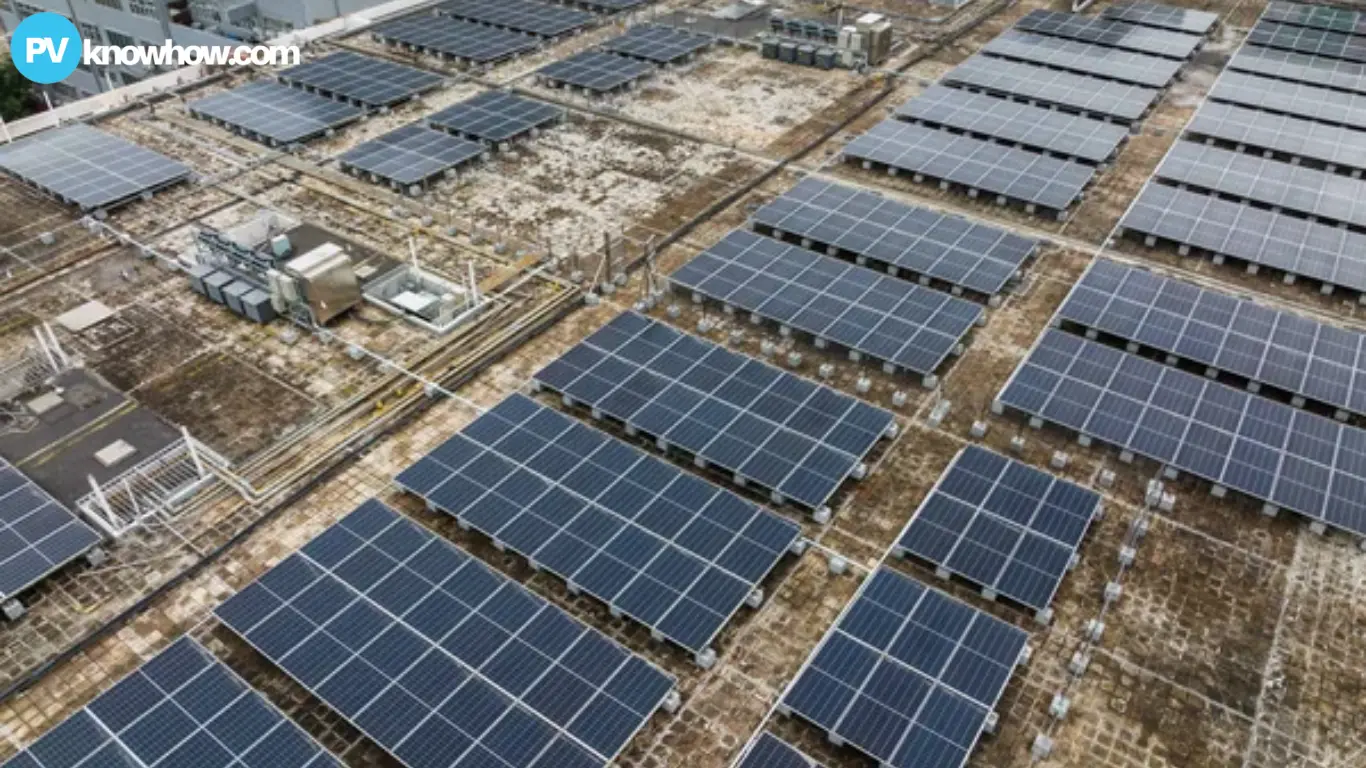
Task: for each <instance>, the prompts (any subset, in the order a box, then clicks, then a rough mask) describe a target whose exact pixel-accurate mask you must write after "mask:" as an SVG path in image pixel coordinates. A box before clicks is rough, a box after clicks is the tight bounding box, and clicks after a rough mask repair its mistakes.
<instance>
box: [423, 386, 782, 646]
mask: <svg viewBox="0 0 1366 768" xmlns="http://www.w3.org/2000/svg"><path fill="white" fill-rule="evenodd" d="M396 482H397V483H398V485H399V486H400V487H402V488H404V489H405V490H407V491H409V492H410V493H413V494H414V495H417V496H420V497H421V498H423V499H425V500H426V501H427V503H428V504H429V505H431V506H433V507H435V508H436V509H439V510H442V511H444V512H446V513H447V514H451V515H454V516H455V517H456V518H457V519H458V520H460V521H461V523H462V524H464V525H468V526H471V527H473V528H475V529H476V530H479V531H481V532H483V533H485V534H487V535H488V536H489V537H491V538H493V539H494V540H495V541H496V542H498V543H500V544H501V545H503V546H505V547H507V548H508V549H511V550H512V551H514V552H518V553H520V554H522V555H524V556H525V557H526V558H527V559H528V560H529V561H531V562H532V563H533V564H534V565H535V566H536V567H538V568H544V569H546V570H548V571H550V572H551V573H554V574H557V575H558V576H560V577H561V578H563V579H565V580H566V581H567V582H569V584H570V585H571V588H572V589H574V590H582V591H583V592H586V593H587V594H590V595H592V596H594V597H596V598H598V599H600V600H602V601H603V602H605V603H607V604H608V605H609V606H610V607H611V608H612V610H613V611H614V612H619V613H621V614H623V615H626V616H628V617H630V618H632V619H634V620H636V621H638V622H640V623H641V624H644V625H646V626H647V627H649V628H650V630H651V632H652V634H654V635H655V636H656V637H658V638H661V639H667V640H670V641H672V642H674V643H677V644H678V645H680V646H682V647H683V648H686V649H688V650H690V651H692V652H693V653H695V654H697V655H698V658H699V661H701V660H702V658H703V657H704V656H706V655H707V654H709V653H710V649H709V646H710V645H711V643H712V642H713V640H714V639H715V638H716V636H717V634H718V633H719V632H720V631H721V629H722V628H723V627H724V626H725V625H726V623H727V622H729V621H730V618H731V617H732V616H733V615H734V614H735V613H736V611H738V610H739V608H740V606H741V605H743V604H744V603H745V601H746V600H747V599H748V598H749V596H750V594H751V593H753V591H754V590H755V588H756V587H757V585H758V584H759V583H760V582H761V581H762V580H763V579H764V578H765V577H766V576H767V575H768V573H769V571H771V570H772V569H773V567H774V566H775V565H777V563H778V561H779V560H780V559H781V558H782V556H783V554H784V553H786V552H787V551H788V549H789V548H790V547H791V546H792V545H793V543H794V542H796V540H797V538H798V536H799V535H800V534H801V529H800V528H799V527H798V526H797V525H796V524H795V523H792V522H790V521H787V520H785V519H783V518H781V517H779V516H777V515H775V514H773V513H772V512H769V511H767V510H765V509H762V508H760V507H759V506H757V505H755V504H753V503H750V502H748V501H745V500H744V499H742V498H740V497H739V496H736V495H734V494H732V493H730V492H728V491H724V490H722V489H720V488H717V487H716V486H713V485H711V484H710V483H707V482H706V481H704V480H701V479H699V478H697V477H695V476H693V475H690V474H687V473H686V472H683V471H682V470H679V469H678V468H676V467H674V466H673V465H672V464H670V463H668V462H666V461H663V460H660V459H657V458H654V457H653V456H649V455H647V454H645V453H643V452H642V451H640V450H637V449H636V448H633V447H632V446H630V445H629V444H627V443H624V442H622V441H620V440H616V439H614V438H611V437H609V436H607V435H606V434H603V433H602V432H598V431H597V430H594V429H591V428H590V427H587V426H585V425H583V424H581V423H579V422H578V421H577V420H575V419H572V418H570V417H568V416H565V415H564V414H562V413H559V412H558V411H555V410H552V409H550V408H546V407H544V406H542V405H540V404H538V403H537V402H536V401H534V400H531V399H530V398H527V397H524V396H522V395H513V396H512V397H509V398H507V399H505V400H503V401H502V402H501V403H499V404H498V405H497V406H495V407H494V408H493V409H492V410H491V411H489V412H488V413H486V414H484V415H483V416H481V417H480V418H479V419H477V420H476V421H474V423H472V424H470V425H469V426H468V427H466V428H465V429H464V430H462V431H461V432H460V434H458V435H455V436H454V437H452V438H451V439H449V440H447V441H446V442H445V443H443V444H442V445H440V446H438V447H437V448H436V449H435V450H433V451H432V452H431V453H430V454H428V455H427V456H425V457H424V458H422V459H421V460H419V461H418V462H417V463H416V464H414V465H413V466H411V467H409V468H408V469H406V470H404V471H403V472H402V473H400V474H399V476H398V477H397V478H396Z"/></svg>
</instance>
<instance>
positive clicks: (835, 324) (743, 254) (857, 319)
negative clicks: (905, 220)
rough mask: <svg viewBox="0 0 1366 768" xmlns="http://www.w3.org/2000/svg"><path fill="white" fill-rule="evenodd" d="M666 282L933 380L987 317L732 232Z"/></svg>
mask: <svg viewBox="0 0 1366 768" xmlns="http://www.w3.org/2000/svg"><path fill="white" fill-rule="evenodd" d="M669 281H670V283H671V284H672V285H673V286H674V287H675V288H678V287H682V288H685V289H687V290H690V291H693V292H694V293H696V294H698V295H699V296H705V297H708V298H711V299H713V300H715V301H718V302H722V303H724V304H727V305H730V306H733V307H736V308H738V309H741V310H744V311H746V312H749V313H751V314H752V315H754V316H757V317H761V318H766V319H769V320H772V321H774V322H777V323H779V324H780V325H782V326H784V327H788V328H794V329H796V330H799V331H802V332H804V333H809V334H811V335H812V336H813V337H815V338H816V340H817V343H818V344H824V343H826V342H834V343H836V344H841V345H843V346H844V347H846V348H847V349H849V350H851V351H852V352H856V353H858V355H860V356H862V355H867V356H868V357H871V358H873V359H875V360H879V361H882V362H883V364H884V369H886V368H887V366H890V369H889V370H888V372H889V373H895V372H896V370H897V369H904V370H907V371H911V372H912V373H916V374H919V375H921V376H931V375H933V373H934V371H936V370H937V369H938V368H939V366H941V365H942V364H943V363H944V361H945V360H947V359H948V358H949V357H950V356H951V355H953V354H956V352H957V350H958V349H960V348H961V345H962V343H963V338H964V337H965V336H967V334H968V331H970V330H972V328H973V326H975V325H976V324H977V323H978V322H980V321H981V319H982V318H983V317H984V315H985V313H984V312H983V310H982V308H981V307H980V306H979V305H977V304H974V303H972V302H970V301H966V300H964V299H960V298H957V297H954V296H949V295H947V294H944V293H940V292H939V291H935V290H931V289H929V288H925V287H922V286H918V285H912V284H910V283H908V282H906V281H904V280H898V279H896V278H892V277H887V276H884V275H881V274H878V273H877V272H874V271H872V270H869V269H864V268H862V267H857V266H852V265H849V264H845V263H844V262H842V261H840V260H838V259H835V258H832V257H830V256H825V255H823V254H819V253H814V252H812V251H808V250H806V249H804V248H798V247H797V246H794V245H788V244H787V243H783V242H780V241H777V240H771V239H769V238H766V237H762V236H760V235H755V234H753V233H750V232H745V231H741V230H737V231H734V232H731V233H730V234H728V235H726V237H725V238H724V239H723V240H721V242H719V243H717V244H716V245H713V246H712V247H711V248H708V249H707V250H705V251H703V252H702V253H700V254H698V255H697V256H696V257H694V258H693V259H692V260H691V261H689V262H687V263H686V264H684V265H683V266H682V267H679V268H678V269H677V270H675V271H674V273H673V274H672V275H670V276H669Z"/></svg>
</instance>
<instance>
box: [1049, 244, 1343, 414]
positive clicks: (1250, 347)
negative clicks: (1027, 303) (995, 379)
mask: <svg viewBox="0 0 1366 768" xmlns="http://www.w3.org/2000/svg"><path fill="white" fill-rule="evenodd" d="M1058 318H1059V319H1060V320H1064V321H1067V322H1068V323H1072V324H1074V325H1078V326H1081V327H1083V328H1086V329H1093V330H1095V331H1100V332H1103V333H1106V334H1109V335H1111V336H1114V337H1117V338H1119V339H1122V340H1124V341H1128V342H1134V343H1136V344H1141V345H1143V346H1146V347H1149V348H1151V349H1155V350H1157V351H1159V352H1163V353H1165V354H1167V355H1171V356H1174V358H1180V359H1183V360H1189V361H1191V362H1194V363H1197V364H1199V365H1203V366H1208V367H1210V368H1214V369H1218V370H1221V371H1226V372H1228V373H1231V374H1234V375H1236V376H1239V377H1241V378H1243V379H1246V380H1247V381H1249V382H1255V383H1256V384H1257V385H1270V386H1273V387H1277V388H1278V389H1281V390H1283V391H1285V392H1287V393H1289V394H1291V395H1294V396H1297V397H1299V398H1300V400H1301V401H1305V400H1313V401H1315V402H1318V403H1322V404H1324V405H1327V406H1329V407H1332V408H1336V409H1338V416H1339V417H1340V418H1345V417H1346V415H1347V413H1348V412H1352V413H1358V414H1366V373H1361V374H1360V378H1361V380H1360V382H1359V383H1358V381H1357V379H1358V372H1359V371H1361V370H1362V369H1366V353H1363V352H1362V347H1363V343H1362V341H1363V338H1366V335H1363V334H1361V333H1358V332H1356V331H1351V330H1346V329H1342V328H1338V327H1335V326H1331V325H1327V324H1325V323H1321V322H1318V321H1316V320H1313V319H1311V318H1308V317H1304V316H1302V315H1297V314H1294V313H1291V312H1286V311H1283V310H1278V309H1272V308H1271V307H1267V306H1263V305H1261V304H1258V303H1256V302H1254V301H1251V300H1248V299H1242V298H1237V297H1235V296H1230V295H1228V294H1225V293H1219V292H1217V291H1211V290H1208V289H1205V288H1201V287H1199V286H1197V285H1194V284H1192V283H1187V282H1184V281H1181V280H1176V279H1174V278H1170V277H1163V276H1161V275H1157V274H1153V273H1151V272H1148V271H1146V270H1142V269H1137V268H1135V267H1129V266H1125V265H1123V264H1119V263H1117V262H1113V261H1109V260H1107V259H1098V260H1097V261H1096V262H1095V263H1093V264H1092V265H1091V268H1090V269H1089V270H1087V272H1086V274H1085V275H1083V276H1082V278H1081V280H1080V281H1079V282H1078V283H1077V285H1076V287H1074V288H1073V289H1072V293H1071V294H1070V295H1069V296H1068V297H1067V301H1066V302H1064V303H1063V305H1062V308H1061V309H1059V310H1058Z"/></svg>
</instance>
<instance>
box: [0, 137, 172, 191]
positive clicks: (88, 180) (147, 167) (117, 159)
mask: <svg viewBox="0 0 1366 768" xmlns="http://www.w3.org/2000/svg"><path fill="white" fill-rule="evenodd" d="M0 169H3V170H4V171H6V172H8V173H10V174H12V175H14V176H16V177H18V178H20V179H22V180H24V181H27V182H28V183H30V184H33V185H35V186H37V187H40V188H42V189H44V190H46V191H47V192H49V193H50V194H53V195H56V196H57V197H60V198H62V199H63V200H67V201H70V202H71V203H74V204H76V205H78V206H80V207H81V208H82V209H83V210H91V209H94V208H103V207H106V206H111V205H116V204H118V203H122V202H124V201H126V200H129V199H131V198H133V197H136V196H138V195H140V194H142V193H144V192H151V191H154V190H156V189H159V188H161V187H164V186H167V185H169V184H173V183H175V182H178V181H183V180H184V179H186V178H188V177H189V175H190V169H189V167H188V166H186V165H184V164H183V163H178V162H176V161H174V160H172V159H170V158H168V157H166V156H164V155H161V154H159V153H157V152H153V151H152V150H150V149H146V148H144V147H141V146H138V145H137V144H134V143H132V142H130V141H127V140H125V139H123V138H121V137H118V136H114V135H111V134H108V133H105V132H103V131H100V130H97V129H95V128H91V127H90V126H88V125H85V124H83V123H76V124H74V125H68V126H66V127H63V128H52V129H49V130H46V131H42V132H40V133H38V134H37V135H35V136H32V137H30V138H26V139H21V140H19V141H17V142H14V143H12V144H6V145H3V146H0Z"/></svg>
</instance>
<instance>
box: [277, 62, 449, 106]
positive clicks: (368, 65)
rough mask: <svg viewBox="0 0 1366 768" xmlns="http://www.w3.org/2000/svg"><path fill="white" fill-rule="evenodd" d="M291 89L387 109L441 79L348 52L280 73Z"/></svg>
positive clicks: (439, 81) (431, 86)
mask: <svg viewBox="0 0 1366 768" xmlns="http://www.w3.org/2000/svg"><path fill="white" fill-rule="evenodd" d="M280 80H282V81H283V82H285V83H288V84H290V85H295V86H302V87H306V88H311V89H313V90H314V91H316V92H318V93H322V94H325V95H329V96H332V97H334V98H335V97H341V98H344V99H351V100H353V101H356V102H359V103H361V104H363V105H365V106H368V107H388V106H393V105H394V104H397V103H399V102H400V101H404V100H406V99H410V98H413V97H414V96H417V95H418V94H420V93H422V92H424V91H429V90H431V89H433V88H436V87H437V86H439V85H441V83H442V81H444V80H445V78H443V77H442V76H441V75H438V74H435V73H432V72H424V71H423V70H420V69H416V68H414V67H409V66H405V65H403V64H396V63H394V62H392V61H386V60H384V59H377V58H374V57H372V56H362V55H360V54H358V53H352V52H351V51H338V52H336V53H333V54H329V55H327V56H324V57H322V58H321V59H316V60H314V61H310V62H308V63H306V64H300V65H299V66H297V67H290V68H289V69H286V70H284V71H283V72H281V73H280Z"/></svg>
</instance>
